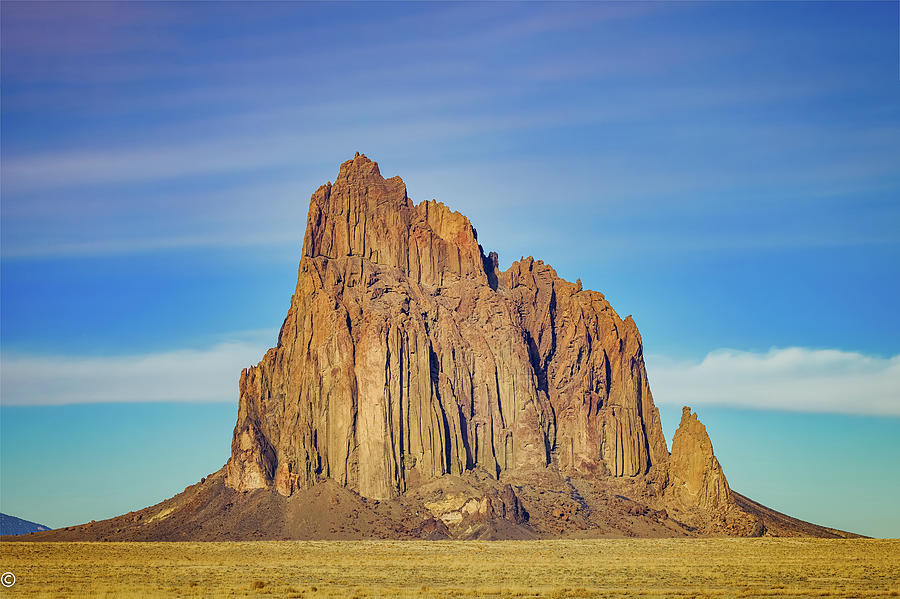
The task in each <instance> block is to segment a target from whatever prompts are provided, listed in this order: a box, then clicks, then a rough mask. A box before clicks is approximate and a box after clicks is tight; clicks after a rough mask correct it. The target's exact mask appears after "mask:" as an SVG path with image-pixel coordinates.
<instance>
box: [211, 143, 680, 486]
mask: <svg viewBox="0 0 900 599" xmlns="http://www.w3.org/2000/svg"><path fill="white" fill-rule="evenodd" d="M239 402H240V403H239V414H238V422H237V426H236V427H235V430H234V438H233V443H232V455H231V459H230V460H229V461H228V464H227V465H226V479H225V481H226V484H227V485H228V486H230V487H232V488H234V489H237V490H250V489H257V488H274V489H275V490H277V491H278V492H279V493H281V494H282V495H284V496H290V495H291V494H292V493H293V492H295V491H296V490H297V489H305V488H309V487H310V486H312V485H314V484H315V483H316V482H317V481H319V480H321V479H324V478H328V479H331V480H333V481H335V482H337V483H338V484H339V485H342V486H346V487H348V488H349V489H351V490H354V491H356V492H358V493H359V494H360V495H362V496H364V497H369V498H375V499H388V498H391V497H396V496H398V495H400V494H402V493H404V492H406V491H407V489H409V488H410V486H414V485H416V484H419V483H420V482H422V481H427V480H430V479H433V478H435V477H440V476H443V475H448V474H454V475H461V474H463V473H465V472H467V471H471V470H475V469H482V470H484V471H486V472H488V473H489V474H490V475H491V476H492V477H494V478H499V477H502V476H503V475H504V473H510V472H525V471H529V470H534V469H543V468H546V467H548V466H550V467H552V468H556V469H559V470H560V471H562V472H567V473H573V474H578V475H598V476H605V475H610V476H616V477H621V476H636V475H640V474H644V473H646V472H647V471H648V470H649V469H650V468H651V467H652V466H653V465H656V464H660V463H664V462H665V461H666V459H667V458H668V452H667V450H666V444H665V439H664V438H663V434H662V428H661V426H660V421H659V415H658V412H657V409H656V407H655V406H654V405H653V398H652V396H651V393H650V387H649V385H648V383H647V374H646V370H645V367H644V361H643V356H642V345H641V337H640V334H639V333H638V330H637V327H636V326H635V324H634V321H633V320H632V319H631V318H630V317H629V318H626V319H625V320H622V319H621V318H619V316H618V314H616V312H615V311H614V310H613V309H612V307H611V306H610V305H609V302H607V301H606V299H605V298H604V297H603V295H602V294H601V293H598V292H595V291H587V290H583V289H581V285H580V282H579V284H573V283H569V282H567V281H565V280H563V279H561V278H559V277H558V276H557V274H556V272H555V271H554V270H553V269H552V268H551V267H550V266H547V265H545V264H543V263H542V262H541V261H535V260H533V259H532V258H525V259H522V260H520V261H518V262H515V263H514V264H513V265H512V266H511V267H510V268H509V269H508V270H506V271H505V272H502V273H501V272H498V270H497V266H496V257H495V256H491V257H486V256H485V255H484V253H483V251H482V248H481V246H480V245H479V244H478V240H477V235H476V231H475V229H474V228H473V227H472V225H471V223H470V222H469V221H468V219H467V218H466V217H464V216H462V215H461V214H459V213H457V212H453V211H451V210H450V209H449V208H447V207H446V206H444V205H443V204H441V203H439V202H435V201H426V202H422V203H420V204H418V205H415V204H413V203H412V202H411V201H410V199H409V197H408V196H407V193H406V186H405V185H404V183H403V181H402V180H401V179H400V178H399V177H393V178H390V179H385V178H383V177H382V176H381V173H380V172H379V169H378V165H377V164H376V163H375V162H372V161H371V160H369V159H368V158H366V157H365V156H361V155H357V156H356V157H355V158H354V159H353V160H349V161H347V162H345V163H343V164H342V165H341V167H340V172H339V174H338V177H337V179H336V181H335V182H334V184H331V183H329V184H326V185H324V186H322V187H320V188H319V189H318V190H317V191H316V192H315V193H314V194H313V196H312V199H311V201H310V207H309V216H308V219H307V228H306V236H305V238H304V242H303V252H302V258H301V261H300V268H299V273H298V278H297V287H296V291H295V292H294V295H293V297H292V299H291V305H290V309H289V310H288V314H287V317H286V318H285V321H284V324H283V325H282V328H281V332H280V334H279V337H278V344H277V346H276V347H275V348H273V349H271V350H269V351H268V352H267V353H266V355H265V356H264V357H263V359H262V361H261V362H260V363H259V364H258V365H257V366H255V367H251V368H249V369H247V370H245V371H244V372H242V373H241V382H240V400H239Z"/></svg>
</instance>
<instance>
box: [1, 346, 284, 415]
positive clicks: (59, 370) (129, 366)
mask: <svg viewBox="0 0 900 599" xmlns="http://www.w3.org/2000/svg"><path fill="white" fill-rule="evenodd" d="M271 342H274V339H272V340H271V341H270V343H271ZM268 347H269V345H267V344H265V343H262V342H260V341H248V340H240V341H234V342H224V343H220V344H217V345H215V346H213V347H211V348H208V349H204V350H195V349H180V350H173V351H168V352H162V353H151V354H142V355H135V356H116V357H90V358H81V357H74V356H34V355H26V354H11V355H3V356H2V361H0V369H2V404H3V405H5V406H40V405H64V404H77V403H108V402H126V403H127V402H157V401H179V402H183V401H187V402H215V401H236V400H237V395H238V378H239V375H240V372H241V369H242V368H246V367H247V366H249V365H251V364H255V363H257V362H258V361H259V359H260V358H261V357H262V356H263V354H264V353H265V351H266V349H268Z"/></svg>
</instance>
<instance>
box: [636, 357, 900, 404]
mask: <svg viewBox="0 0 900 599" xmlns="http://www.w3.org/2000/svg"><path fill="white" fill-rule="evenodd" d="M646 360H647V376H648V377H649V378H650V386H651V389H652V390H653V399H654V400H655V401H656V403H658V404H664V403H667V404H680V405H690V406H696V405H700V404H717V405H724V406H739V407H744V408H756V409H762V410H790V411H797V412H831V413H844V414H875V415H890V416H900V355H896V356H893V357H890V358H882V357H878V356H867V355H864V354H860V353H856V352H846V351H840V350H834V349H826V350H815V349H806V348H802V347H790V348H786V349H771V350H769V351H768V352H766V353H754V352H745V351H736V350H728V349H722V350H716V351H714V352H711V353H709V354H707V356H706V357H705V358H704V359H703V360H702V361H699V362H697V361H681V360H672V359H670V358H666V357H664V356H647V358H646Z"/></svg>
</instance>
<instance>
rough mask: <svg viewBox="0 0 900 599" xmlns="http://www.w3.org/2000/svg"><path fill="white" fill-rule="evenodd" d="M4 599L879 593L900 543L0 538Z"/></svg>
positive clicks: (885, 588)
mask: <svg viewBox="0 0 900 599" xmlns="http://www.w3.org/2000/svg"><path fill="white" fill-rule="evenodd" d="M0 569H2V571H4V572H6V571H10V572H13V573H14V574H15V576H16V583H15V585H14V586H13V587H12V588H7V589H0V593H2V595H3V596H5V597H13V596H22V597H73V596H92V597H94V596H101V597H102V596H109V597H128V596H133V597H134V596H141V597H143V596H153V595H165V596H176V597H209V596H264V595H269V596H273V597H310V598H312V597H356V598H362V597H608V596H635V595H646V596H659V597H757V596H813V597H877V596H898V595H900V541H897V540H868V539H865V540H830V539H828V540H823V539H766V538H762V539H604V540H585V541H574V540H559V541H483V542H482V541H463V542H454V541H283V542H282V541H277V542H274V541H273V542H268V541H258V542H238V543H19V542H4V543H0Z"/></svg>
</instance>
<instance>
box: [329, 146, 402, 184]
mask: <svg viewBox="0 0 900 599" xmlns="http://www.w3.org/2000/svg"><path fill="white" fill-rule="evenodd" d="M395 178H399V177H395ZM342 179H343V180H354V179H374V180H384V177H382V176H381V170H380V169H379V168H378V163H377V162H375V161H374V160H370V159H369V157H368V156H366V155H365V154H360V153H359V152H357V153H356V155H355V156H354V157H353V158H351V159H350V160H347V161H345V162H343V163H342V164H341V168H340V171H339V172H338V178H337V180H338V181H340V180H342Z"/></svg>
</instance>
